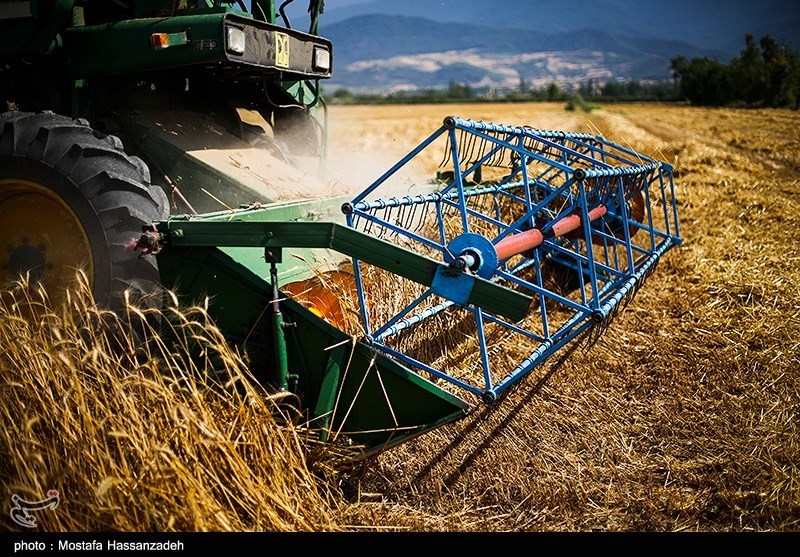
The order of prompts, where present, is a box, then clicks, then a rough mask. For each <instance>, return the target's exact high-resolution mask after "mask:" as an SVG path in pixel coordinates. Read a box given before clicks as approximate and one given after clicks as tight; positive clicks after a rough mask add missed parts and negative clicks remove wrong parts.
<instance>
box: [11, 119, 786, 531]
mask: <svg viewBox="0 0 800 557" xmlns="http://www.w3.org/2000/svg"><path fill="white" fill-rule="evenodd" d="M449 114H454V115H458V116H461V117H464V118H473V119H483V120H490V121H495V122H498V123H507V124H519V125H530V126H533V127H537V128H545V129H564V130H570V131H583V132H593V133H602V134H603V135H605V136H606V137H607V138H608V139H610V140H612V141H615V142H617V143H620V144H623V145H624V144H630V145H631V146H632V147H633V148H634V149H635V150H637V151H640V152H643V153H645V154H648V155H650V156H653V157H654V158H657V159H661V160H665V161H666V162H669V163H672V164H674V165H675V182H676V187H677V189H678V201H679V211H680V216H681V226H682V230H681V232H682V236H683V237H684V243H683V245H682V246H680V247H678V248H676V249H674V250H671V251H670V252H668V253H667V254H666V255H665V257H664V258H663V259H662V260H661V262H660V263H659V265H658V267H657V269H656V272H655V273H654V275H653V276H652V277H651V278H650V279H649V280H648V282H647V283H646V284H645V286H644V287H643V288H642V289H641V291H640V292H639V294H638V295H637V297H636V298H635V299H634V300H633V301H632V302H631V303H630V305H628V307H627V308H626V310H625V311H623V312H622V313H621V314H620V315H619V316H618V317H617V319H616V320H614V321H613V322H612V324H611V326H610V327H609V329H608V330H607V331H606V333H605V334H604V335H603V336H602V337H600V339H599V340H597V342H596V343H594V344H593V345H592V346H589V345H588V343H587V342H586V341H583V342H580V343H578V344H576V345H574V346H573V347H572V349H570V350H567V351H564V352H562V353H560V354H557V355H556V356H555V357H554V358H553V359H551V360H550V361H549V362H547V363H546V364H545V365H544V366H542V367H541V368H539V369H536V370H534V372H533V373H532V374H531V375H530V376H529V378H528V379H527V380H526V381H525V382H523V383H522V384H521V385H520V386H519V387H518V388H517V389H516V390H514V391H513V392H511V393H510V394H509V395H508V397H507V398H506V399H505V400H504V401H503V402H502V404H500V405H497V406H492V407H478V408H477V409H476V411H475V412H473V413H472V414H471V415H470V416H468V417H467V418H466V419H464V420H462V421H460V422H457V423H455V424H451V425H448V426H444V427H442V428H440V429H438V430H436V431H434V432H432V433H429V434H427V435H425V436H422V437H420V438H418V439H416V440H414V441H412V442H409V443H406V444H404V445H401V446H399V447H397V448H394V449H391V450H389V451H387V452H385V453H383V454H380V455H378V456H377V457H375V458H372V459H370V460H367V461H364V462H362V463H359V464H357V465H355V466H351V467H348V468H344V469H339V470H331V469H329V468H324V469H319V468H317V467H313V466H312V465H313V464H314V462H304V461H303V458H302V455H303V448H304V447H303V443H304V441H303V438H302V435H299V434H298V432H296V431H294V430H292V429H291V428H286V427H285V426H282V425H280V424H278V423H276V422H275V421H274V420H267V421H265V422H263V423H259V416H260V415H261V414H262V411H263V410H264V409H265V408H268V407H272V406H273V405H274V401H272V400H270V399H267V400H266V402H264V400H263V399H262V398H261V397H262V395H263V393H261V392H260V391H259V390H258V389H255V388H253V389H250V388H244V387H243V388H241V389H239V390H234V391H232V392H231V391H229V390H226V389H225V388H222V389H220V388H219V385H218V386H217V388H216V389H214V388H212V389H205V388H204V387H203V386H202V385H200V384H199V383H198V382H197V381H196V376H197V374H198V373H199V372H201V371H203V370H197V369H194V368H192V367H191V366H188V364H187V363H186V362H184V361H182V360H181V358H179V357H178V356H175V355H174V354H175V353H176V352H175V351H171V350H170V349H169V348H167V347H160V348H159V350H160V351H161V352H159V353H158V354H150V355H148V354H142V353H141V351H139V350H137V349H136V347H133V346H132V347H129V348H130V349H129V351H128V352H127V353H126V354H127V355H126V356H125V357H124V358H116V359H115V358H114V357H110V356H109V355H108V354H104V353H103V351H102V350H101V349H98V348H97V347H98V346H101V347H102V343H103V342H105V341H102V340H98V339H97V338H95V340H94V344H93V345H92V346H94V348H91V347H87V345H86V344H85V343H86V342H87V341H86V336H85V326H84V324H85V322H86V320H88V321H89V322H92V319H95V313H94V312H95V310H93V309H92V308H90V307H89V306H88V305H86V303H85V301H84V298H81V297H78V298H76V300H75V302H74V305H75V307H76V308H77V310H78V311H77V315H78V316H79V317H80V316H82V317H80V319H78V320H77V321H75V318H74V317H70V316H69V315H67V314H62V313H59V312H57V311H51V312H45V316H44V317H42V318H41V320H40V321H38V322H36V323H34V325H33V326H31V325H28V324H25V323H24V322H23V321H21V320H20V316H19V315H18V313H17V310H16V309H14V308H12V307H11V305H9V304H7V303H6V304H5V305H0V339H2V342H3V350H2V351H0V374H1V377H2V380H1V381H0V389H2V392H3V412H2V415H1V416H0V418H2V420H3V432H4V433H3V436H2V437H0V454H2V462H0V472H2V474H1V475H2V477H3V482H2V486H1V487H2V497H3V500H4V501H8V500H9V499H8V498H9V497H10V494H11V493H24V494H26V495H27V496H29V497H34V496H35V495H36V494H37V493H43V492H44V491H46V490H47V489H49V488H51V487H52V486H53V485H54V482H55V483H57V484H58V487H59V488H60V489H61V490H62V493H64V494H65V498H64V503H63V507H61V508H60V509H59V511H58V512H57V513H56V512H48V514H47V516H46V517H45V516H44V515H42V517H40V518H42V524H43V525H44V526H45V527H46V528H47V529H51V530H82V529H88V530H92V529H107V530H148V529H156V530H178V531H186V530H312V531H330V530H352V531H364V530H377V531H387V530H388V531H393V530H413V531H594V530H601V531H643V532H674V531H684V530H688V531H746V530H756V531H798V530H800V464H798V463H800V420H798V413H800V294H799V293H798V292H800V274H798V272H797V269H798V267H800V247H798V246H800V232H799V231H798V229H799V227H800V216H798V215H800V113H798V112H790V111H785V110H735V109H701V108H692V107H685V106H658V105H615V106H606V107H603V108H602V109H600V110H596V111H593V112H591V113H583V112H568V111H565V110H564V108H563V105H561V104H480V105H459V106H456V105H431V106H398V107H391V106H381V107H378V106H376V107H343V106H333V107H331V108H330V115H329V117H330V125H331V132H330V139H329V149H330V167H331V170H332V171H333V172H334V173H335V174H336V177H337V179H338V180H339V181H341V182H344V183H347V184H348V185H352V188H353V189H354V190H357V189H360V188H364V187H366V186H367V185H368V184H369V182H370V181H372V180H373V179H374V178H376V177H377V176H378V175H379V174H380V173H381V172H382V171H383V170H385V169H386V168H388V167H389V166H391V164H393V163H394V162H395V161H396V160H397V159H398V158H400V157H402V156H403V155H404V154H405V153H406V152H407V151H408V150H409V149H410V148H412V147H413V146H414V145H416V144H417V143H418V142H419V141H420V140H422V139H423V138H425V137H426V136H427V135H428V134H430V133H431V132H432V131H434V129H436V128H437V127H438V126H439V125H440V123H441V121H442V119H443V118H444V117H445V116H447V115H449ZM438 162H439V161H438V160H429V161H422V165H421V166H420V169H419V172H420V177H421V179H425V178H430V177H432V175H433V173H434V172H435V168H436V165H437V164H438ZM16 295H17V296H20V295H21V294H16ZM37 303H39V302H38V301H37ZM169 311H172V312H173V313H174V316H175V317H176V318H177V319H178V322H179V323H185V324H186V330H187V331H188V333H187V335H188V337H189V338H193V336H194V337H197V338H195V339H194V340H195V341H198V339H200V340H199V342H200V343H201V346H202V347H203V348H204V349H205V350H207V351H209V352H210V353H213V354H215V355H216V356H215V357H216V358H221V359H222V361H224V362H225V363H226V365H225V375H224V376H223V377H222V378H221V379H220V381H221V384H222V386H223V387H226V386H229V385H230V384H241V385H244V384H245V383H244V382H243V381H242V379H243V378H244V377H245V376H246V374H247V373H246V370H244V369H242V367H241V362H240V361H239V359H238V356H237V354H236V353H235V352H232V351H229V350H228V349H227V348H226V347H225V346H224V345H223V344H221V343H220V338H219V332H218V330H217V329H215V327H214V325H213V323H208V322H207V321H206V320H205V313H204V310H203V308H193V309H190V310H189V312H188V314H186V315H187V316H188V317H186V318H181V317H180V316H181V315H183V314H182V313H181V312H179V311H178V309H177V308H173V309H170V310H169ZM70 327H73V328H75V331H71V329H70ZM81 327H84V329H81ZM93 330H94V329H93ZM81 331H83V332H81ZM190 344H191V346H192V347H193V348H195V349H196V344H194V342H192V343H190ZM165 354H170V357H169V358H168V359H170V361H172V362H174V364H175V365H174V366H170V369H169V370H168V371H169V373H167V374H166V377H162V375H161V374H160V373H156V371H157V369H158V368H157V367H156V365H155V364H154V363H153V361H152V358H150V356H153V355H155V356H158V357H160V358H163V357H164V355H165ZM466 364H467V362H465V365H466ZM158 371H160V372H162V373H163V372H164V371H165V370H163V369H158ZM51 375H52V378H51ZM118 376H123V377H124V380H120V384H119V385H117V384H115V380H116V379H115V378H116V377H118ZM175 385H179V386H180V387H181V388H176V389H174V390H173V389H172V388H171V387H173V386H175ZM63 404H67V405H68V406H69V411H65V410H64V409H63V408H62V407H61V406H60V405H63ZM81 405H85V406H84V407H81ZM176 408H178V409H181V410H180V412H183V414H182V415H181V414H180V413H176V411H175V409H176ZM106 415H108V416H109V418H108V419H104V417H103V416H106ZM187 416H188V418H186V417H187ZM240 431H241V432H244V433H243V434H240ZM54 439H56V440H57V441H53V440H54ZM109 440H112V441H113V443H111V442H110V441H109ZM305 448H306V449H307V447H305ZM170 455H179V456H180V458H177V457H170ZM154 463H155V464H154ZM69 490H73V492H72V493H73V494H75V496H70V497H67V496H66V493H68V492H69ZM186 493H190V494H191V495H192V505H190V506H186V505H185V504H184V499H182V497H184V496H185V494H186ZM78 495H79V496H78ZM3 524H4V525H5V524H9V522H8V521H6V522H4V523H3Z"/></svg>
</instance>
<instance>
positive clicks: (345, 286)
mask: <svg viewBox="0 0 800 557" xmlns="http://www.w3.org/2000/svg"><path fill="white" fill-rule="evenodd" d="M281 290H282V291H283V292H284V293H286V294H289V295H290V296H291V297H292V298H294V299H295V300H296V301H297V302H299V303H300V304H302V305H303V306H304V307H305V308H307V309H308V310H309V311H311V313H313V314H314V315H316V316H317V317H321V318H323V319H325V320H326V321H327V322H328V323H330V324H331V325H333V326H334V327H337V328H339V329H342V330H344V329H345V320H344V311H343V310H342V305H341V303H340V301H339V300H340V299H341V298H342V297H343V296H344V297H345V298H347V297H352V296H355V291H356V286H355V277H353V275H352V274H351V273H347V272H342V271H330V272H327V273H322V274H321V275H319V276H315V277H312V278H310V279H307V280H301V281H297V282H292V283H289V284H285V285H283V286H281Z"/></svg>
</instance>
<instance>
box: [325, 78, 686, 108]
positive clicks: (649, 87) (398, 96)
mask: <svg viewBox="0 0 800 557" xmlns="http://www.w3.org/2000/svg"><path fill="white" fill-rule="evenodd" d="M325 98H326V99H327V100H328V101H329V102H331V103H332V104H415V103H452V102H561V101H570V100H574V99H575V98H584V99H591V100H593V101H607V102H616V101H662V102H666V101H674V100H676V99H677V86H676V84H675V82H674V81H664V82H654V83H651V82H648V83H642V82H639V81H636V80H633V81H609V82H607V83H604V84H600V83H597V82H595V81H594V80H592V79H589V80H588V81H585V82H581V83H578V84H575V85H571V86H568V87H565V88H562V87H561V86H559V85H558V84H557V83H555V82H551V83H549V84H547V85H545V86H543V87H538V88H537V87H528V86H527V84H526V83H525V80H524V79H520V84H519V87H518V88H516V89H511V90H505V91H499V90H496V89H492V88H482V89H475V88H474V87H472V86H470V85H469V84H466V83H457V82H455V81H450V84H449V85H448V87H447V89H434V88H429V89H424V90H420V91H400V92H397V93H380V94H379V93H358V92H353V91H350V90H348V89H343V88H342V89H336V90H335V91H333V93H328V92H325Z"/></svg>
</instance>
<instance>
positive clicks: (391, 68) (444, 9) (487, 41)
mask: <svg viewBox="0 0 800 557" xmlns="http://www.w3.org/2000/svg"><path fill="white" fill-rule="evenodd" d="M295 4H298V5H306V3H305V2H295ZM325 7H326V10H325V13H324V14H323V16H322V17H321V18H320V32H321V34H322V35H324V36H326V37H328V38H330V39H331V40H332V41H333V43H334V77H333V78H332V80H330V82H328V83H326V84H325V87H326V89H336V88H340V87H341V88H348V89H351V90H356V91H373V92H388V91H398V90H415V89H424V88H444V87H447V85H448V83H449V82H451V81H453V82H457V83H465V84H469V85H471V86H473V87H479V88H480V87H487V88H489V87H495V88H516V87H519V85H520V84H521V83H522V82H524V83H525V84H526V85H528V86H536V87H539V86H544V85H546V84H547V83H549V82H556V83H559V84H560V85H568V86H569V85H570V84H576V83H577V82H580V81H585V80H587V79H589V78H592V79H595V80H596V81H599V82H603V81H607V80H613V79H618V80H631V79H636V80H663V79H669V78H670V69H669V66H670V60H671V59H672V58H674V57H675V56H679V55H681V56H684V57H686V58H694V57H702V56H705V57H708V58H713V59H716V60H719V61H721V62H727V61H728V60H730V58H731V57H733V56H735V55H737V54H738V53H739V52H740V51H741V50H742V49H743V48H744V37H745V34H747V33H751V34H753V35H754V36H755V37H756V39H758V38H760V37H761V36H763V35H765V34H769V35H771V36H772V37H773V38H775V39H776V40H778V41H779V42H783V43H786V44H788V45H789V46H790V47H791V48H793V49H795V50H798V49H800V2H799V1H798V0H760V1H759V2H744V1H741V0H716V1H714V2H707V1H703V0H671V1H670V2H658V1H656V0H569V1H559V0H494V1H491V2H488V1H485V0H403V1H400V2H398V1H396V0H340V1H338V2H337V0H328V1H327V2H326V6H325ZM289 8H291V9H294V10H298V9H299V7H298V6H294V5H289V6H288V8H287V12H288V13H290V14H292V12H291V11H290V10H289ZM293 17H295V18H297V17H299V12H297V11H295V12H294V16H293ZM298 27H302V26H301V25H298Z"/></svg>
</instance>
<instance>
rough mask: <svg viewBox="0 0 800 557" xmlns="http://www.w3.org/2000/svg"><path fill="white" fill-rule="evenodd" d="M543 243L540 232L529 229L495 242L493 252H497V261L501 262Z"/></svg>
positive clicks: (536, 229)
mask: <svg viewBox="0 0 800 557" xmlns="http://www.w3.org/2000/svg"><path fill="white" fill-rule="evenodd" d="M543 241H544V236H543V235H542V231H541V230H539V229H538V228H531V229H530V230H526V231H525V232H522V233H520V234H514V235H513V236H507V237H505V238H503V239H502V240H500V241H499V242H497V244H496V245H495V246H494V250H495V252H497V260H498V261H503V260H504V259H508V258H509V257H514V256H515V255H517V254H518V253H522V252H523V251H528V250H529V249H533V248H535V247H536V246H539V245H541V244H542V242H543Z"/></svg>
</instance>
